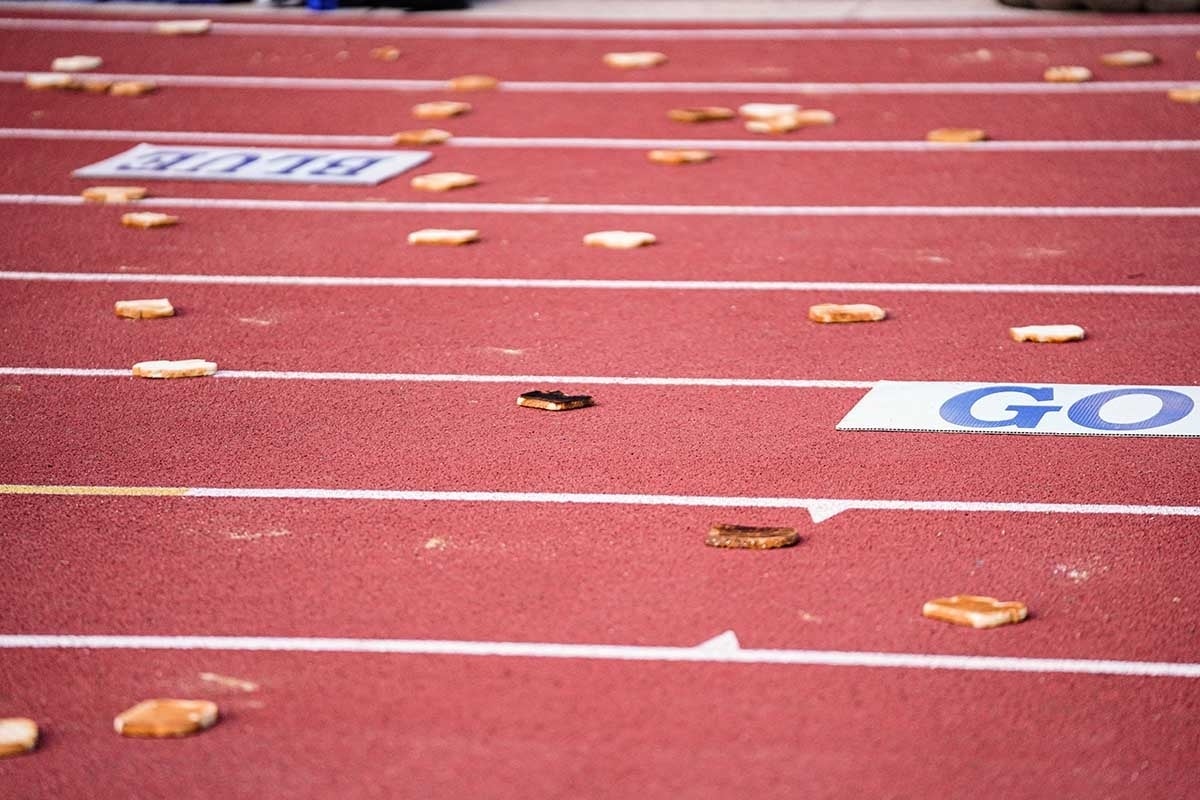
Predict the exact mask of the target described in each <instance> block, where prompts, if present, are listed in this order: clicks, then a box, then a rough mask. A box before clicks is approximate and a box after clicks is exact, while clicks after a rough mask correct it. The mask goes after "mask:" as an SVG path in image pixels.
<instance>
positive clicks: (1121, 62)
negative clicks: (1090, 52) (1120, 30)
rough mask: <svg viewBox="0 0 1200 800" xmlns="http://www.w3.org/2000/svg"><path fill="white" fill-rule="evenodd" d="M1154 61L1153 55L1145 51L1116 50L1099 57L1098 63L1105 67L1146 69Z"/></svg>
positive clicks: (1155, 58) (1156, 59)
mask: <svg viewBox="0 0 1200 800" xmlns="http://www.w3.org/2000/svg"><path fill="white" fill-rule="evenodd" d="M1156 61H1158V58H1157V57H1156V56H1155V55H1154V53H1148V52H1146V51H1145V50H1118V51H1117V52H1115V53H1105V54H1104V55H1102V56H1100V63H1101V64H1103V65H1104V66H1106V67H1148V66H1150V65H1151V64H1153V63H1155V62H1156Z"/></svg>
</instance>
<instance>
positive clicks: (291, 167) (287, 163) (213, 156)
mask: <svg viewBox="0 0 1200 800" xmlns="http://www.w3.org/2000/svg"><path fill="white" fill-rule="evenodd" d="M429 156H430V154H429V153H428V152H424V151H420V150H403V151H387V150H331V149H329V148H326V147H313V148H302V149H301V148H282V147H190V146H187V145H156V144H145V143H143V144H139V145H137V146H136V147H133V148H131V149H129V150H126V151H125V152H124V153H121V154H120V155H116V156H113V157H112V158H106V159H105V160H103V161H100V162H98V163H96V164H91V165H89V166H86V167H82V168H81V169H77V170H75V173H74V174H75V176H76V177H79V178H158V179H161V180H176V181H178V180H185V181H247V182H252V183H262V182H267V183H306V184H312V183H324V184H333V185H338V186H374V185H376V184H378V183H382V182H383V181H386V180H387V179H389V178H394V177H395V176H397V175H399V174H400V173H401V172H404V171H405V170H407V169H412V168H413V167H415V166H417V165H418V164H422V163H424V162H425V161H427V160H429Z"/></svg>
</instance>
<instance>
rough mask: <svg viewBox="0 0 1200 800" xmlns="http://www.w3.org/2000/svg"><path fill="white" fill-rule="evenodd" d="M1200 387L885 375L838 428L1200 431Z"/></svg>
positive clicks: (1132, 433) (1122, 433)
mask: <svg viewBox="0 0 1200 800" xmlns="http://www.w3.org/2000/svg"><path fill="white" fill-rule="evenodd" d="M1198 402H1200V387H1197V386H1091V385H1086V384H1070V383H1021V384H1015V383H1013V384H1004V383H942V382H918V381H912V382H909V381H880V382H879V383H878V384H876V385H875V386H874V387H873V388H872V389H871V391H869V392H867V394H866V395H865V396H864V397H863V398H862V400H860V401H859V402H858V404H857V405H856V406H854V408H852V409H850V413H848V414H847V415H846V416H845V417H844V418H843V419H842V421H841V422H839V423H838V426H837V429H838V430H840V431H945V432H952V433H1019V434H1059V435H1067V436H1188V437H1200V411H1197V410H1196V406H1197V403H1198Z"/></svg>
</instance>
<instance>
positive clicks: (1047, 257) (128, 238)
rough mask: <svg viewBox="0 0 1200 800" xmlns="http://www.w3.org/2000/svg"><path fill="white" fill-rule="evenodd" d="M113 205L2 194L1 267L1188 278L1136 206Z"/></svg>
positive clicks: (1168, 224) (1163, 229)
mask: <svg viewBox="0 0 1200 800" xmlns="http://www.w3.org/2000/svg"><path fill="white" fill-rule="evenodd" d="M189 188H191V187H189ZM121 212H122V209H121V208H120V207H111V206H110V207H104V206H87V207H50V206H15V205H14V206H7V207H5V209H4V215H5V226H6V229H7V230H8V231H9V233H10V235H8V236H4V237H0V266H2V267H3V269H4V270H7V271H12V270H16V271H21V270H33V271H47V272H61V271H82V272H128V273H131V274H137V273H154V274H157V273H173V274H196V273H200V274H244V275H306V276H326V275H361V276H369V277H387V276H395V275H404V276H423V277H485V278H486V277H497V278H572V277H574V278H613V279H633V280H765V281H780V280H782V281H792V280H794V281H880V282H930V283H960V282H961V283H999V282H1003V283H1009V282H1011V283H1048V284H1089V283H1093V284H1105V285H1122V284H1144V285H1188V284H1192V283H1194V282H1195V269H1194V262H1193V259H1192V256H1191V243H1192V242H1193V241H1194V240H1195V239H1196V237H1197V235H1200V221H1198V220H1196V219H1155V218H1147V219H1140V218H1136V217H1133V218H1107V219H1084V218H1077V219H1072V220H1070V221H1063V220H1058V219H1049V218H1046V219H1037V218H1025V219H981V218H960V219H955V220H954V221H953V227H952V230H953V232H954V235H953V236H947V225H948V224H947V222H946V221H945V220H942V219H936V218H921V217H908V218H904V217H893V218H854V217H842V218H823V217H813V218H808V219H803V220H794V221H788V222H787V223H781V222H780V220H778V219H774V218H762V217H759V218H754V217H706V218H705V219H704V222H703V224H697V222H696V220H695V219H693V218H689V217H682V216H653V215H647V216H645V217H630V216H626V215H621V216H615V215H545V214H539V215H535V214H529V215H521V214H506V215H495V214H467V213H463V214H443V213H439V214H428V213H395V214H336V215H330V214H327V213H321V212H303V211H296V212H293V211H263V212H256V213H253V214H252V215H250V216H249V219H250V221H247V215H244V214H239V213H237V212H231V211H227V210H215V209H183V210H180V211H178V212H177V213H178V214H179V215H180V216H181V217H182V218H183V224H181V225H179V226H178V227H176V228H173V229H171V230H169V231H150V232H148V233H144V232H142V231H134V230H130V229H128V228H123V227H121V226H120V225H119V224H118V223H117V220H118V219H119V217H120V214H121ZM459 227H463V228H478V229H480V230H481V232H482V241H481V242H480V243H478V244H475V245H471V246H469V247H453V248H416V247H409V246H408V245H407V244H405V243H404V239H405V237H406V236H407V234H408V232H409V231H413V230H417V229H420V228H459ZM631 227H632V228H638V229H644V230H648V231H651V232H653V233H654V234H655V235H657V236H658V238H659V244H658V245H656V246H654V247H651V248H646V249H642V250H637V251H630V252H620V251H611V250H602V249H599V248H591V247H584V246H583V245H582V243H581V240H582V237H583V235H584V234H585V233H587V232H589V231H596V230H611V229H616V230H626V229H629V228H631ZM67 231H69V232H71V233H70V234H69V235H64V232H67ZM159 234H163V235H159ZM217 240H219V241H220V246H219V247H217V248H214V242H215V241H217ZM333 251H336V252H337V253H338V260H336V261H335V260H331V258H330V253H331V252H333ZM4 286H6V287H7V284H4ZM111 288H112V289H113V291H114V292H116V291H126V289H125V288H124V287H121V288H119V289H118V287H117V286H113V287H111ZM132 289H133V287H129V290H132ZM11 290H12V289H11V287H7V288H5V290H4V291H11ZM171 291H172V292H175V293H177V292H178V291H182V289H174V288H172V289H171Z"/></svg>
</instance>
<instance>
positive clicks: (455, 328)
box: [0, 232, 1200, 447]
mask: <svg viewBox="0 0 1200 800" xmlns="http://www.w3.org/2000/svg"><path fill="white" fill-rule="evenodd" d="M155 233H157V232H153V233H152V234H151V235H154V234H155ZM135 286H136V291H135V290H134V289H135ZM6 289H7V292H6V294H8V295H9V296H10V297H11V298H12V299H13V300H14V301H16V305H15V306H14V307H13V308H12V309H11V310H10V311H8V312H6V313H5V319H6V323H7V324H6V328H7V330H8V333H9V335H10V337H11V338H8V339H6V340H5V341H2V342H0V363H5V364H14V365H15V364H20V365H23V366H38V365H52V366H64V367H74V366H88V365H89V364H90V365H99V366H105V367H128V366H130V365H131V364H133V363H134V362H135V361H145V360H147V359H151V358H161V357H167V356H169V355H170V354H171V353H180V354H183V353H187V354H192V355H195V356H202V357H205V358H210V359H212V360H215V361H217V362H218V364H220V365H222V366H224V367H225V368H227V369H251V370H304V371H309V370H317V371H327V372H338V371H343V372H426V373H475V372H482V373H489V374H490V373H516V374H525V375H617V376H623V375H634V374H642V375H652V376H666V375H674V376H680V377H698V378H699V377H722V378H824V379H833V380H852V381H863V380H866V381H872V380H881V379H888V380H978V381H1000V382H1003V381H1031V380H1046V379H1047V378H1046V377H1045V376H1052V379H1053V380H1054V381H1057V382H1060V383H1105V382H1116V383H1130V384H1155V383H1158V384H1165V385H1182V384H1188V383H1190V382H1191V381H1192V379H1193V378H1194V375H1195V372H1194V364H1195V363H1196V361H1197V359H1198V358H1200V343H1198V342H1197V341H1196V340H1195V339H1194V338H1193V337H1191V336H1190V335H1189V332H1190V331H1191V330H1192V325H1193V323H1192V322H1191V321H1190V320H1188V319H1184V318H1181V317H1180V316H1179V315H1177V314H1176V313H1175V309H1176V308H1177V307H1178V305H1179V303H1180V299H1179V298H1178V297H1120V296H1104V297H1081V296H1065V297H1062V296H1053V295H1031V296H1024V295H1001V296H994V295H955V294H918V293H887V292H870V293H865V292H811V293H810V292H788V293H785V294H780V293H774V292H746V293H739V294H737V295H732V294H730V293H729V292H699V291H688V292H658V291H642V290H638V291H585V290H579V291H564V290H556V289H518V290H507V289H469V288H468V289H463V288H447V289H442V288H438V289H425V288H422V289H375V288H358V287H355V288H337V289H327V288H308V287H256V288H255V289H253V290H252V291H251V290H248V289H247V288H246V287H213V286H169V287H164V286H162V285H157V286H155V285H149V286H140V285H136V284H135V285H131V286H125V285H122V286H121V287H119V288H117V287H113V286H105V285H97V284H84V285H79V284H57V283H56V284H47V283H14V284H13V285H11V286H9V287H6ZM163 292H166V293H168V295H169V297H170V298H171V299H172V300H173V302H174V303H178V304H179V306H180V318H179V319H178V320H177V321H176V322H175V323H165V324H164V323H162V322H158V321H137V322H131V321H124V322H120V321H115V320H114V317H113V312H112V304H113V302H114V301H115V300H119V299H122V298H128V297H149V296H153V297H158V296H161V295H162V293H163ZM829 301H834V302H842V301H845V302H859V301H867V302H877V303H880V304H881V305H883V306H884V307H885V308H886V309H887V310H888V312H889V313H890V314H891V316H892V318H891V319H889V320H887V321H885V322H884V323H881V324H874V325H851V326H847V325H818V324H815V323H812V322H809V321H808V320H807V318H806V315H807V312H808V307H809V306H810V305H814V304H816V303H821V302H829ZM449 308H454V309H455V313H454V314H450V313H448V312H447V309H449ZM63 315H66V316H67V318H70V319H72V320H74V323H73V324H72V325H70V326H66V325H61V326H57V327H55V326H47V325H46V319H47V317H53V316H63ZM1057 322H1068V323H1072V324H1078V325H1082V326H1083V327H1084V329H1085V330H1093V331H1098V333H1096V335H1095V336H1093V337H1092V338H1090V339H1088V340H1086V341H1084V342H1082V343H1080V344H1078V345H1072V346H1070V347H1064V346H1059V347H1054V346H1049V345H1043V346H1038V345H1035V344H1031V343H1028V342H1014V341H1012V340H1011V339H1009V337H1008V329H1009V328H1010V327H1012V326H1014V325H1029V324H1045V323H1057ZM81 338H82V339H83V340H85V341H87V342H88V345H89V354H88V359H89V362H88V364H82V365H81V364H79V363H78V361H79V358H80V357H79V355H78V353H79V349H78V347H79V345H78V343H79V341H80V339H81ZM598 343H602V344H600V345H599V346H598ZM1131 349H1133V350H1136V352H1137V353H1138V354H1139V355H1138V358H1137V359H1136V360H1134V361H1129V362H1127V363H1121V364H1120V366H1119V367H1117V366H1115V365H1114V362H1121V360H1122V359H1123V358H1124V357H1125V354H1126V353H1128V352H1129V351H1130V350H1131ZM506 351H519V352H515V353H514V352H506ZM847 352H850V353H853V354H854V355H853V358H846V357H845V354H846V353H847ZM187 357H191V355H189V356H187ZM582 388H587V387H582ZM596 391H599V389H598V388H597V389H596ZM593 393H594V392H593ZM514 399H515V398H514ZM789 402H794V398H789ZM905 444H906V441H905V440H903V439H901V440H900V441H898V442H896V445H897V446H898V447H904V446H905Z"/></svg>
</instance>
